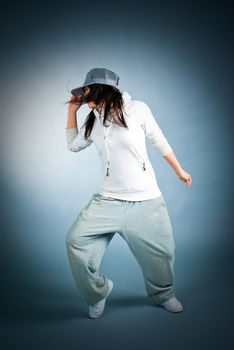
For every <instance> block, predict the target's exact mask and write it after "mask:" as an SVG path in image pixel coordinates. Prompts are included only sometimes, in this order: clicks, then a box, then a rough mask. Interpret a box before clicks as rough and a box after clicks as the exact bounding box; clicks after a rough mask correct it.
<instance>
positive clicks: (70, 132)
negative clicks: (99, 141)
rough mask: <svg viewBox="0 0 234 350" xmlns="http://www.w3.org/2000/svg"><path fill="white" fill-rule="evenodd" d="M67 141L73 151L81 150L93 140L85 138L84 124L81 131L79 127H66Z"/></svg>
mask: <svg viewBox="0 0 234 350" xmlns="http://www.w3.org/2000/svg"><path fill="white" fill-rule="evenodd" d="M65 130H66V141H67V147H68V149H69V150H70V151H72V152H79V151H81V150H82V149H84V148H86V147H88V146H90V145H91V143H92V142H93V140H92V139H91V138H90V137H88V139H87V140H86V139H85V138H84V132H85V127H84V126H82V127H81V129H80V131H78V128H77V127H76V128H66V129H65Z"/></svg>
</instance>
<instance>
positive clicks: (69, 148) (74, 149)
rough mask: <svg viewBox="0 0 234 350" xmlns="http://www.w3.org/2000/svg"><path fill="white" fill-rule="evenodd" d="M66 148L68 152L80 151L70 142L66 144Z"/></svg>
mask: <svg viewBox="0 0 234 350" xmlns="http://www.w3.org/2000/svg"><path fill="white" fill-rule="evenodd" d="M67 148H68V150H69V151H70V152H79V151H80V148H79V147H74V146H73V145H72V144H71V143H69V144H67Z"/></svg>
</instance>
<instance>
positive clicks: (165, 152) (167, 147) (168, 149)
mask: <svg viewBox="0 0 234 350" xmlns="http://www.w3.org/2000/svg"><path fill="white" fill-rule="evenodd" d="M158 149H159V151H160V153H161V155H162V156H163V157H165V156H167V155H168V154H169V153H171V152H172V151H173V149H172V148H171V146H170V145H169V143H168V142H166V143H164V144H163V145H160V146H158Z"/></svg>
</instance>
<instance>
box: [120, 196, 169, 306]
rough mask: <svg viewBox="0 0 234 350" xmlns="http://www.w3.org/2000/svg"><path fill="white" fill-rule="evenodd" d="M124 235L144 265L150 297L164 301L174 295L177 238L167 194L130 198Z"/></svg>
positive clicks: (140, 262) (126, 211)
mask: <svg viewBox="0 0 234 350" xmlns="http://www.w3.org/2000/svg"><path fill="white" fill-rule="evenodd" d="M122 235H123V238H124V239H125V240H126V242H127V244H128V246H129V248H130V249H131V251H132V253H133V254H134V256H135V258H136V260H137V261H138V263H139V265H140V267H141V269H142V272H143V276H144V282H145V287H146V291H147V295H148V297H149V298H150V299H151V300H152V301H153V302H155V303H161V302H163V301H166V300H168V299H169V298H170V297H172V296H174V295H175V294H174V290H173V283H174V271H173V266H174V260H175V256H174V249H175V242H174V238H173V232H172V226H171V222H170V218H169V215H168V211H167V206H166V203H165V199H164V197H163V195H161V196H160V197H158V198H153V199H150V200H144V201H140V202H128V205H127V206H126V209H125V225H124V229H123V230H122Z"/></svg>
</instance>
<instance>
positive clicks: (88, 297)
mask: <svg viewBox="0 0 234 350" xmlns="http://www.w3.org/2000/svg"><path fill="white" fill-rule="evenodd" d="M116 232H118V233H119V234H120V235H121V237H122V238H124V239H125V241H126V242H127V244H128V246H129V248H130V250H131V251H132V253H133V255H134V256H135V258H136V260H137V262H138V263H139V265H140V268H141V270H142V273H143V277H144V283H145V288H146V292H147V296H148V297H149V298H150V299H151V300H152V301H153V303H154V302H155V303H161V302H164V301H166V300H168V299H169V298H171V297H172V296H175V294H174V290H173V282H174V271H173V265H174V260H175V256H174V249H175V242H174V238H173V232H172V226H171V222H170V218H169V215H168V211H167V206H166V203H165V199H164V197H163V195H161V196H160V197H155V198H153V199H148V200H142V201H128V200H120V199H115V198H111V197H106V196H103V195H101V194H99V193H94V194H93V196H92V198H91V200H90V201H89V203H88V204H87V205H86V206H85V207H84V208H83V209H82V210H81V212H80V213H79V215H78V216H77V218H76V220H75V221H74V223H73V224H72V226H71V227H70V229H69V231H68V232H67V234H66V238H65V243H66V248H67V253H68V259H69V263H70V266H71V271H72V274H73V277H74V280H75V283H76V286H77V287H78V289H79V291H80V293H81V296H82V297H83V298H84V300H85V301H86V302H87V303H88V304H89V305H93V304H95V303H97V302H98V301H100V300H101V299H103V298H105V297H106V295H107V293H108V284H107V277H106V276H104V275H103V274H101V272H100V271H99V266H100V264H101V261H102V258H103V255H104V253H105V250H106V248H107V246H108V244H109V243H110V241H111V239H112V238H113V236H114V235H115V233H116Z"/></svg>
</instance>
